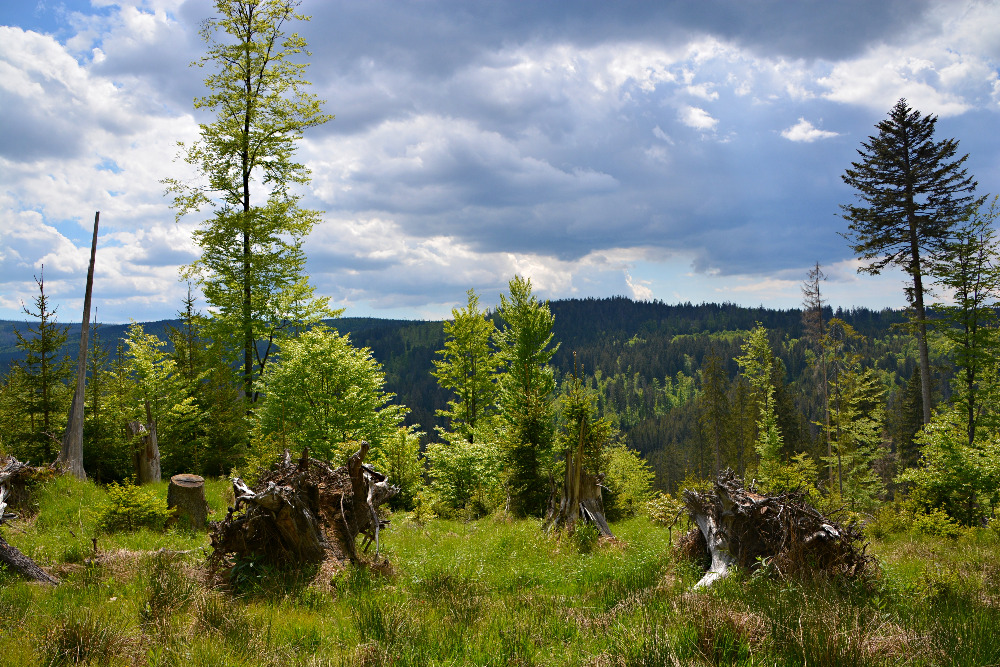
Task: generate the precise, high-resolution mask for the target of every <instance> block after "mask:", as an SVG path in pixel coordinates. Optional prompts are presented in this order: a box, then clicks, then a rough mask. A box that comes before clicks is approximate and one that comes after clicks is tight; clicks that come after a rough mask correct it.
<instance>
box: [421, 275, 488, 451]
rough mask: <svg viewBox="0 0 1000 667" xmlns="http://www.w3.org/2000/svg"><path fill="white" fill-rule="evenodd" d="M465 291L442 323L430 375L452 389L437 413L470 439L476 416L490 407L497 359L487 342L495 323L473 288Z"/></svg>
mask: <svg viewBox="0 0 1000 667" xmlns="http://www.w3.org/2000/svg"><path fill="white" fill-rule="evenodd" d="M466 294H467V295H468V302H467V304H466V306H465V308H453V309H452V311H451V317H452V319H451V321H449V322H445V323H444V335H445V343H444V349H443V350H438V354H440V355H441V356H442V357H443V358H442V359H435V360H434V370H433V371H431V375H433V376H434V377H435V378H437V380H438V384H440V385H441V386H442V387H444V388H445V389H450V390H452V391H453V392H455V398H454V399H453V400H451V401H448V409H447V410H438V412H437V414H438V415H439V416H442V417H446V418H447V419H448V420H449V425H450V426H451V428H452V429H453V430H454V431H455V432H456V433H459V434H460V435H461V436H462V437H463V438H465V439H466V440H468V441H469V442H473V441H474V440H475V430H476V425H477V424H478V422H479V420H480V419H482V418H483V417H484V416H486V415H488V414H490V412H491V411H492V410H493V409H494V402H495V397H496V385H495V383H496V377H495V373H496V370H497V366H498V365H499V360H498V359H497V357H496V355H495V354H494V352H493V347H492V345H491V344H490V340H491V338H492V336H493V333H494V332H495V330H496V326H495V325H494V324H493V320H491V319H489V317H487V313H485V312H483V311H481V310H480V309H479V297H478V296H477V295H476V292H475V290H473V289H470V290H469V291H468V292H467V293H466Z"/></svg>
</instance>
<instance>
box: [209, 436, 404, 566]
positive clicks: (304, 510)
mask: <svg viewBox="0 0 1000 667" xmlns="http://www.w3.org/2000/svg"><path fill="white" fill-rule="evenodd" d="M367 453H368V443H366V442H362V443H361V447H360V449H359V450H358V451H357V452H356V453H355V454H353V455H352V456H351V457H350V459H349V460H348V464H347V465H346V466H341V467H339V468H337V469H332V468H330V466H328V465H327V464H325V463H323V462H322V461H317V460H316V459H313V458H309V456H308V453H305V454H303V456H302V458H300V459H299V460H298V461H293V460H292V457H291V456H290V455H289V453H288V451H287V450H286V451H285V454H284V456H283V457H282V458H281V460H280V461H278V462H277V463H276V464H275V465H274V466H272V467H271V469H270V470H268V471H266V472H265V473H264V474H263V475H261V477H260V480H259V481H258V482H257V485H256V486H255V487H254V488H252V489H251V488H250V487H249V486H247V485H246V484H245V483H244V482H243V481H242V480H240V479H238V478H237V479H234V480H233V490H234V491H235V494H236V503H235V507H231V508H230V509H229V513H228V515H227V516H226V518H225V519H224V520H222V521H220V522H216V523H213V524H212V530H211V539H212V548H213V553H212V555H211V557H210V561H211V564H212V565H213V566H215V567H219V566H221V565H223V564H224V563H225V562H226V561H228V560H229V559H230V558H233V557H235V558H245V557H256V558H261V559H263V560H264V561H266V562H268V563H271V564H274V565H284V566H287V565H290V564H307V563H320V562H323V561H327V560H331V559H332V560H336V561H339V562H345V561H347V560H352V561H353V560H357V558H358V553H357V548H356V546H355V542H356V540H357V537H358V535H363V536H365V537H366V538H367V541H368V542H374V543H375V544H376V554H377V553H378V546H379V544H378V542H379V530H380V529H381V528H382V527H383V526H384V525H385V524H386V523H387V521H385V520H384V519H381V518H380V517H379V515H378V511H377V508H378V506H379V505H381V504H382V503H384V502H385V501H386V500H388V499H389V498H391V497H393V496H394V495H396V494H397V493H399V487H397V486H393V485H391V484H389V482H388V480H387V479H386V477H385V475H383V474H382V473H379V472H377V471H376V470H374V469H372V468H371V466H368V465H366V464H365V463H364V457H365V455H367Z"/></svg>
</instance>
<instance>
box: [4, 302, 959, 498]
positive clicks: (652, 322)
mask: <svg viewBox="0 0 1000 667" xmlns="http://www.w3.org/2000/svg"><path fill="white" fill-rule="evenodd" d="M549 306H550V309H551V312H552V315H553V317H554V326H553V334H554V340H555V342H556V343H558V344H559V348H558V350H557V351H556V353H555V355H554V356H553V358H552V364H553V366H554V367H555V374H556V377H557V379H559V378H562V377H565V376H566V375H568V374H570V373H572V371H573V367H574V366H573V365H574V355H575V363H576V364H577V365H578V367H579V368H580V369H582V372H583V373H584V374H586V375H594V376H596V378H597V384H598V385H599V387H600V400H599V406H600V409H601V412H602V414H607V415H609V416H612V417H613V419H614V420H615V421H616V422H617V424H618V426H619V428H620V429H621V431H622V432H623V434H624V436H625V440H626V442H627V443H628V445H629V446H630V447H632V448H634V449H635V450H637V451H639V452H640V453H641V454H642V455H643V456H644V457H645V458H646V459H647V460H648V461H649V462H650V464H651V465H652V467H653V470H654V471H655V473H656V486H657V487H658V488H661V489H663V490H670V491H673V490H674V489H676V486H677V484H678V483H679V482H680V481H681V480H683V479H684V478H685V477H686V476H688V475H689V474H695V475H698V476H705V475H708V474H710V473H711V462H710V459H711V452H710V446H709V443H708V441H707V438H706V434H705V432H704V428H702V424H701V421H702V420H701V419H700V416H699V415H700V414H702V412H703V410H704V401H703V400H700V398H699V397H700V396H701V394H702V390H703V378H702V369H703V367H704V365H705V362H706V357H707V356H708V355H710V354H712V353H713V351H714V353H715V354H716V355H717V356H718V358H719V359H720V361H721V363H722V369H723V372H724V376H725V380H726V382H727V383H728V384H730V385H732V383H733V382H734V381H735V380H736V378H737V376H738V374H739V365H738V364H737V362H736V357H738V356H739V355H740V346H741V345H742V344H743V342H744V340H745V337H746V334H747V332H749V331H750V330H751V329H753V328H754V327H755V326H756V324H757V323H760V324H762V325H763V326H764V327H765V328H766V329H767V330H768V336H769V340H770V342H771V345H772V348H773V349H774V351H775V355H776V356H777V358H778V359H780V360H781V363H782V365H783V368H784V374H783V376H782V377H781V380H782V383H781V384H780V385H779V387H778V397H779V400H778V417H779V420H780V423H781V425H782V432H783V433H784V434H785V445H786V447H787V448H788V451H789V452H797V451H807V452H810V453H812V454H815V455H816V456H820V455H821V454H823V452H821V451H820V450H821V443H820V439H819V434H820V428H819V425H818V422H819V421H820V419H821V418H820V408H821V400H820V397H819V393H818V392H819V389H818V384H817V379H816V375H815V367H814V364H813V363H812V361H811V359H812V357H811V356H810V355H811V352H810V351H809V350H808V344H807V342H806V341H805V340H804V338H803V323H802V311H801V310H798V309H791V310H771V309H766V308H744V307H740V306H735V305H732V304H697V305H695V304H690V303H688V304H679V305H668V304H664V303H661V302H641V301H633V300H631V299H628V298H625V297H615V298H608V299H593V298H591V299H566V300H557V301H553V302H551V303H550V304H549ZM824 315H825V318H826V319H827V320H829V319H830V318H833V317H836V318H840V319H842V320H843V321H845V322H847V323H849V324H850V325H851V326H852V327H854V329H855V330H857V332H858V333H860V334H862V335H864V336H865V339H866V341H865V343H864V344H863V345H862V346H861V348H860V350H861V353H862V355H863V357H864V360H863V363H864V364H865V365H870V366H872V367H874V368H877V369H878V370H879V372H880V374H881V376H882V378H883V380H884V381H885V382H886V384H887V386H888V387H889V388H890V390H889V392H888V394H887V405H888V406H889V407H890V410H889V415H890V420H889V423H890V425H892V424H896V426H895V428H894V429H893V428H890V429H889V433H890V436H891V437H890V440H889V442H890V443H891V447H892V451H895V449H896V448H898V446H899V442H900V441H906V442H908V441H907V440H906V437H907V436H906V435H904V434H902V431H900V428H901V426H899V425H898V424H899V422H900V420H902V419H903V413H902V412H901V410H902V408H903V403H904V397H903V388H905V385H906V383H907V381H908V380H909V379H910V377H911V376H912V374H913V371H914V368H915V364H916V357H915V349H912V348H913V346H912V339H911V338H910V337H909V336H908V335H906V332H905V331H904V330H903V329H902V328H901V325H902V324H903V323H904V322H905V314H904V313H902V312H900V311H893V310H883V311H871V310H866V309H853V310H850V311H844V310H837V311H835V312H833V311H831V310H830V309H826V311H825V313H824ZM494 319H495V315H494ZM326 323H327V324H328V325H329V326H330V327H333V328H335V329H337V330H338V331H339V332H340V333H341V334H347V335H349V336H350V339H351V341H352V343H353V344H354V345H356V346H359V347H368V348H370V349H371V350H372V354H373V356H374V358H375V359H376V360H378V361H379V362H380V363H381V364H382V366H383V369H384V371H385V376H386V389H387V390H388V391H390V392H392V393H394V394H396V399H395V402H397V403H400V404H402V405H405V406H406V407H407V408H409V410H410V413H409V415H408V416H407V418H406V420H405V422H406V423H407V424H409V425H413V426H416V427H417V428H419V430H420V431H421V432H422V433H423V434H424V435H423V436H422V438H421V440H422V442H423V443H424V445H426V443H427V442H430V441H432V440H434V439H435V438H436V433H435V427H438V426H444V425H445V424H444V419H443V418H441V417H439V416H436V414H435V413H436V412H437V411H438V410H442V409H444V408H445V407H446V404H447V401H448V400H449V397H450V396H449V392H448V391H446V390H445V389H443V388H442V387H441V386H439V384H438V382H437V381H436V379H435V378H434V377H433V376H432V375H431V371H432V370H433V360H434V359H440V355H439V354H438V351H439V350H441V349H443V347H444V341H445V336H444V330H443V324H442V322H415V321H406V320H382V319H377V318H352V317H342V318H337V319H334V320H327V321H326ZM25 326H26V325H25V324H24V323H16V322H0V363H2V364H3V366H2V368H0V371H2V372H3V373H4V374H6V373H7V371H8V368H9V366H10V364H11V363H12V362H13V361H16V360H18V359H23V357H24V353H23V351H20V350H18V349H17V347H16V342H17V339H16V336H15V335H14V329H15V328H19V329H21V330H23V329H24V327H25ZM181 327H182V320H179V319H177V320H165V321H160V322H152V323H146V324H144V325H143V328H144V329H145V331H146V332H147V333H149V334H154V335H157V336H158V337H159V338H161V339H163V340H164V341H167V345H166V346H165V347H164V352H165V353H168V354H170V353H172V352H173V343H172V342H171V337H170V336H169V335H168V333H169V331H170V330H171V329H173V330H177V329H179V328H181ZM98 332H99V340H100V341H101V344H102V346H103V348H104V349H105V351H106V353H107V354H108V355H109V356H114V354H115V348H116V346H117V344H118V342H119V341H122V340H124V339H125V337H126V336H127V334H128V326H127V325H122V324H102V325H100V326H99V327H98ZM67 333H68V338H67V341H68V342H67V343H66V344H65V347H64V349H63V350H62V354H65V355H67V356H69V357H70V358H74V357H75V347H76V340H77V337H78V336H79V324H76V325H73V324H70V325H68V329H67ZM939 375H940V374H939ZM939 380H940V383H939V386H938V387H937V389H938V391H939V393H942V392H944V391H946V387H947V383H946V380H947V378H946V377H945V376H944V375H941V376H940V377H939ZM727 391H732V387H729V388H728V389H727ZM730 416H731V417H732V418H733V419H739V418H741V417H740V415H739V413H738V411H734V412H733V413H732V414H731V415H730ZM742 418H743V419H751V417H750V416H749V415H744V416H743V417H742ZM904 430H905V429H904ZM909 435H912V432H911V433H910V434H909Z"/></svg>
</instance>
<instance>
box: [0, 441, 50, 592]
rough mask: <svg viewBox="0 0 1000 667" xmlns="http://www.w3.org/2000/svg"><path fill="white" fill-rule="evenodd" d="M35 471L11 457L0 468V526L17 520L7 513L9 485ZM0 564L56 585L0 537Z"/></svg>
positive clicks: (29, 576) (35, 565) (45, 573)
mask: <svg viewBox="0 0 1000 667" xmlns="http://www.w3.org/2000/svg"><path fill="white" fill-rule="evenodd" d="M34 470H35V469H34V468H32V467H31V466H29V465H27V464H26V463H21V462H20V461H18V460H17V459H15V458H13V457H11V458H10V460H8V461H7V462H6V463H5V464H4V465H3V466H0V526H2V525H3V524H4V522H6V521H9V520H10V519H15V518H17V514H14V513H12V512H7V499H8V497H9V494H10V483H11V481H12V480H14V479H15V478H17V477H21V476H25V475H27V474H32V473H33V471H34ZM0 563H3V564H4V565H6V566H7V567H9V568H10V569H12V570H13V571H14V572H17V573H18V574H20V575H21V576H23V577H27V578H28V579H33V580H35V581H41V582H44V583H46V584H58V583H59V580H58V579H56V578H55V577H53V576H52V575H50V574H49V573H48V572H46V571H45V570H43V569H42V568H40V567H38V564H37V563H35V561H33V560H31V559H30V558H28V557H27V556H25V555H24V554H23V553H21V551H20V550H19V549H17V547H14V546H12V545H10V544H9V543H8V542H7V540H5V539H4V538H3V535H0Z"/></svg>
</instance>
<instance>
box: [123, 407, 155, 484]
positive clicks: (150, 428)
mask: <svg viewBox="0 0 1000 667" xmlns="http://www.w3.org/2000/svg"><path fill="white" fill-rule="evenodd" d="M146 412H147V413H148V412H149V404H148V402H147V404H146ZM128 430H129V435H130V436H131V439H132V441H133V450H132V463H133V465H134V466H135V483H136V484H139V485H142V484H148V483H150V482H159V481H160V445H159V442H158V439H157V436H156V422H155V421H153V419H152V417H150V418H149V422H147V423H146V424H143V423H142V422H138V421H131V422H129V423H128ZM137 439H138V440H137Z"/></svg>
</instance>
